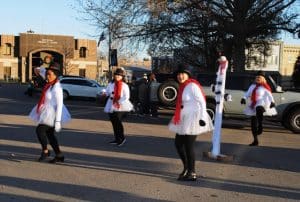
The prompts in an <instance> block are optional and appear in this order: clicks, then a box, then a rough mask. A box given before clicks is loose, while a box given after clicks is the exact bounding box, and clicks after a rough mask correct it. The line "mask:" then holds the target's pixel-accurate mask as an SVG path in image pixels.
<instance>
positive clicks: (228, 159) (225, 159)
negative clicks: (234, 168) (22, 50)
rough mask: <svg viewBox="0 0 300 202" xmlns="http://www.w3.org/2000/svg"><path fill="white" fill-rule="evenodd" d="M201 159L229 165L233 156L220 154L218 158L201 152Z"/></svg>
mask: <svg viewBox="0 0 300 202" xmlns="http://www.w3.org/2000/svg"><path fill="white" fill-rule="evenodd" d="M203 158H205V159H209V160H215V161H219V162H225V163H229V162H232V161H233V159H234V156H229V155H224V154H220V155H218V156H213V155H212V153H211V152H203Z"/></svg>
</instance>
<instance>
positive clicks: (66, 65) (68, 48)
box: [61, 42, 76, 75]
mask: <svg viewBox="0 0 300 202" xmlns="http://www.w3.org/2000/svg"><path fill="white" fill-rule="evenodd" d="M73 47H74V46H72V45H71V44H68V43H66V42H65V43H63V44H62V47H61V51H62V53H63V54H64V56H65V58H64V61H63V74H64V75H70V74H71V73H72V72H73V71H74V70H75V69H76V66H75V65H74V64H72V59H73V57H74V48H73Z"/></svg>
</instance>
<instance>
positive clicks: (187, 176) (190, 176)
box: [182, 172, 197, 181]
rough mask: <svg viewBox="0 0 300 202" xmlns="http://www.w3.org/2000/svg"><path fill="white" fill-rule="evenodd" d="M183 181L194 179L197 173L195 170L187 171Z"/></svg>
mask: <svg viewBox="0 0 300 202" xmlns="http://www.w3.org/2000/svg"><path fill="white" fill-rule="evenodd" d="M182 180H183V181H196V180H197V175H196V173H195V172H188V173H187V174H186V175H185V176H184V177H183V179H182Z"/></svg>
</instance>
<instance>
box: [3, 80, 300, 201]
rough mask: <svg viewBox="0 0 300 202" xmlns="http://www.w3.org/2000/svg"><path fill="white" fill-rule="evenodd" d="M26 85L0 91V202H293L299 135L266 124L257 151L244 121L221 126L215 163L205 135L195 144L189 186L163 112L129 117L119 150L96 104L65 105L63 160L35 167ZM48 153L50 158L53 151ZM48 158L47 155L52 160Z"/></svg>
mask: <svg viewBox="0 0 300 202" xmlns="http://www.w3.org/2000/svg"><path fill="white" fill-rule="evenodd" d="M25 88H26V86H24V85H15V84H2V86H1V87H0V201H18V202H19V201H299V200H300V174H299V172H300V163H299V162H300V150H299V148H300V135H296V134H293V133H291V132H290V131H287V130H285V129H284V128H282V127H281V126H280V125H278V123H272V122H266V123H265V125H266V128H265V132H264V133H263V134H262V135H261V136H260V137H259V139H260V143H261V145H260V146H259V147H249V146H248V144H249V143H250V142H251V140H252V138H251V133H250V130H249V121H247V120H224V124H223V129H222V145H221V150H222V153H223V154H227V155H233V156H234V160H233V161H232V162H229V163H222V162H217V161H212V160H208V159H205V158H203V157H202V153H203V152H204V151H210V147H211V141H210V139H211V134H210V133H208V134H203V135H201V136H199V137H198V138H197V144H196V156H197V162H196V171H197V174H198V176H199V179H198V180H197V181H196V182H179V181H177V180H176V178H177V175H178V174H179V173H180V172H181V169H182V167H181V162H180V161H179V158H178V156H177V154H176V151H175V148H174V134H173V133H171V132H169V131H168V129H167V124H168V122H169V120H170V114H169V111H166V110H161V111H160V116H159V118H157V119H154V118H151V117H147V116H146V117H138V116H136V115H132V114H131V115H128V117H127V118H126V121H125V132H126V136H127V142H126V144H125V145H124V146H123V147H121V148H119V147H115V146H112V145H109V144H108V142H109V141H110V140H112V137H113V135H112V127H111V124H110V122H109V121H108V118H107V115H106V114H104V113H103V108H101V107H99V106H97V105H96V103H95V101H90V100H79V99H73V100H68V101H66V102H65V104H66V106H67V108H68V109H69V110H70V112H71V115H72V118H73V119H72V122H71V123H69V124H67V125H65V126H64V129H63V131H62V132H61V133H59V134H58V139H59V143H60V144H61V149H62V150H63V152H64V154H65V157H66V160H65V162H64V163H61V164H57V165H52V164H48V163H39V162H37V161H36V159H37V158H38V157H39V154H40V145H39V144H38V142H37V138H36V135H35V124H34V123H33V122H32V121H31V120H29V118H28V113H29V112H30V110H31V108H32V107H33V106H34V105H35V104H36V103H37V101H38V96H33V97H28V96H26V95H24V90H25ZM52 154H53V152H52ZM52 156H53V155H52Z"/></svg>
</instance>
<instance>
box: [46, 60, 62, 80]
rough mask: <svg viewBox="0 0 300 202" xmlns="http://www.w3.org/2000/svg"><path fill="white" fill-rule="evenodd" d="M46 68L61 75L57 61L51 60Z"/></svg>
mask: <svg viewBox="0 0 300 202" xmlns="http://www.w3.org/2000/svg"><path fill="white" fill-rule="evenodd" d="M47 70H51V71H53V73H54V74H55V75H56V76H57V77H59V76H60V75H61V72H60V65H59V64H58V63H57V62H51V63H50V65H49V67H48V68H47Z"/></svg>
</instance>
